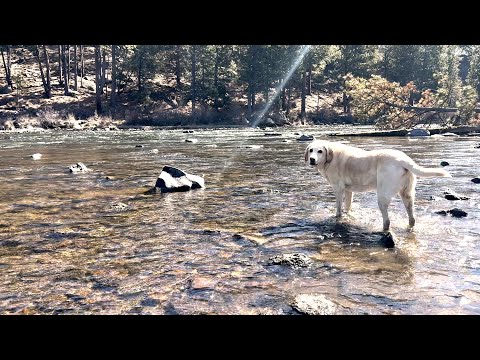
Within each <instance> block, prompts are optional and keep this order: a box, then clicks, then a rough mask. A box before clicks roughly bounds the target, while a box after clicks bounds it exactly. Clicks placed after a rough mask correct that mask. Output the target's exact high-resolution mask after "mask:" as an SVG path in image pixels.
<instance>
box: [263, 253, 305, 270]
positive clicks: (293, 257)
mask: <svg viewBox="0 0 480 360" xmlns="http://www.w3.org/2000/svg"><path fill="white" fill-rule="evenodd" d="M268 264H269V265H287V266H290V267H291V268H292V269H298V268H301V267H310V266H311V265H312V260H311V259H310V258H309V257H308V256H307V255H305V254H299V253H295V254H283V255H276V256H273V257H271V258H270V259H269V260H268Z"/></svg>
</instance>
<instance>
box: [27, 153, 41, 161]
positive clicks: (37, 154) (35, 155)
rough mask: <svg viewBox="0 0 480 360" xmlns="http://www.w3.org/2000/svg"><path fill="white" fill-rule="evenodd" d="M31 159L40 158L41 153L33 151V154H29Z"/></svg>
mask: <svg viewBox="0 0 480 360" xmlns="http://www.w3.org/2000/svg"><path fill="white" fill-rule="evenodd" d="M30 156H31V157H32V159H33V160H40V159H41V158H42V154H40V153H35V154H33V155H30Z"/></svg>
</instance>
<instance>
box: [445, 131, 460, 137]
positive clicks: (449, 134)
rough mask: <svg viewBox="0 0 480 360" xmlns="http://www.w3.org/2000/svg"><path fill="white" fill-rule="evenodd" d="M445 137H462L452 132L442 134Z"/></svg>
mask: <svg viewBox="0 0 480 360" xmlns="http://www.w3.org/2000/svg"><path fill="white" fill-rule="evenodd" d="M442 135H443V136H450V137H460V135H458V134H454V133H452V132H446V133H443V134H442Z"/></svg>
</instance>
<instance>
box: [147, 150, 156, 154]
mask: <svg viewBox="0 0 480 360" xmlns="http://www.w3.org/2000/svg"><path fill="white" fill-rule="evenodd" d="M149 153H150V154H158V149H152V150H150V151H149Z"/></svg>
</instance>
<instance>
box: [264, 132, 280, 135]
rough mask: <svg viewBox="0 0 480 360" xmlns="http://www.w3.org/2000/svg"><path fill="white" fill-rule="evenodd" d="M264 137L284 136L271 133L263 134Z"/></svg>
mask: <svg viewBox="0 0 480 360" xmlns="http://www.w3.org/2000/svg"><path fill="white" fill-rule="evenodd" d="M263 136H282V134H280V133H275V132H271V133H265V134H263Z"/></svg>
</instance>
